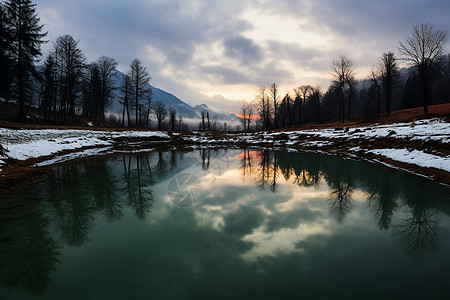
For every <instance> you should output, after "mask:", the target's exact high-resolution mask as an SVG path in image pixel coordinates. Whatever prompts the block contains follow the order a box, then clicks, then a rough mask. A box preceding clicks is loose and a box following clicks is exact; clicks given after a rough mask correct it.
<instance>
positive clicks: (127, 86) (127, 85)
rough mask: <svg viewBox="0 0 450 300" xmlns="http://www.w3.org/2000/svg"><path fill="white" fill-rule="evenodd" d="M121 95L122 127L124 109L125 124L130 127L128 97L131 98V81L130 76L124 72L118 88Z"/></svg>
mask: <svg viewBox="0 0 450 300" xmlns="http://www.w3.org/2000/svg"><path fill="white" fill-rule="evenodd" d="M120 90H121V92H122V97H123V102H122V105H123V109H122V127H125V111H126V113H127V120H128V122H127V125H128V127H131V120H130V99H131V98H132V96H133V95H132V93H133V87H132V82H131V77H130V76H129V75H128V74H124V76H123V77H122V84H121V88H120Z"/></svg>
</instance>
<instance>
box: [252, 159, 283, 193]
mask: <svg viewBox="0 0 450 300" xmlns="http://www.w3.org/2000/svg"><path fill="white" fill-rule="evenodd" d="M259 158H260V164H259V166H258V168H256V170H255V175H256V177H257V182H258V186H259V188H260V189H261V190H266V189H269V190H270V191H271V192H273V193H276V192H277V190H278V183H277V178H278V172H277V168H278V162H277V157H276V153H274V152H269V151H261V153H260V155H259Z"/></svg>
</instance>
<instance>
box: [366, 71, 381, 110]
mask: <svg viewBox="0 0 450 300" xmlns="http://www.w3.org/2000/svg"><path fill="white" fill-rule="evenodd" d="M380 76H381V74H380V72H379V70H378V69H372V71H371V72H370V76H369V80H370V82H371V83H372V88H373V89H375V91H376V93H377V117H379V116H380V113H381V91H380V85H381V84H380Z"/></svg>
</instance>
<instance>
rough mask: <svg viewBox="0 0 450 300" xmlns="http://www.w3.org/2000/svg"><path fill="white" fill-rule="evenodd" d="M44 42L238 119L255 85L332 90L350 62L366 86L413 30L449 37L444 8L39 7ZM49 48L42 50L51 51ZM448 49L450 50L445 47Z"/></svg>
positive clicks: (325, 4)
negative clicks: (428, 26) (105, 61)
mask: <svg viewBox="0 0 450 300" xmlns="http://www.w3.org/2000/svg"><path fill="white" fill-rule="evenodd" d="M36 3H37V9H38V14H39V16H40V17H41V21H42V23H44V24H45V29H46V30H48V32H49V36H48V38H49V39H50V40H51V41H53V40H55V39H56V38H57V37H58V36H60V35H63V34H71V35H73V36H74V37H75V38H76V39H78V40H79V41H80V46H81V48H82V50H83V51H84V53H85V54H86V56H87V57H88V59H89V60H91V61H92V60H95V59H97V58H98V57H100V56H101V55H108V56H111V57H113V58H115V59H116V60H117V61H118V63H119V69H120V70H121V71H127V70H128V65H129V64H130V62H131V61H132V60H133V59H134V58H136V57H138V58H140V59H141V60H142V62H143V63H144V64H145V65H146V66H147V68H148V70H149V72H150V74H151V76H152V81H151V83H152V84H153V85H154V86H157V87H160V88H162V89H164V90H166V91H168V92H171V93H173V94H175V95H176V96H178V97H179V98H180V99H182V100H184V101H186V102H188V103H190V104H192V105H196V104H200V103H207V104H208V105H210V106H212V107H215V108H218V109H222V110H225V111H237V110H238V108H239V106H240V104H241V102H242V100H244V99H245V100H252V99H253V98H254V96H255V95H256V93H257V89H258V87H259V86H261V85H265V86H269V85H270V84H271V83H273V82H276V83H278V84H279V85H280V87H281V88H282V91H283V92H285V93H286V92H290V91H292V89H293V88H294V87H296V86H299V85H302V84H311V85H320V86H321V87H322V89H324V90H325V89H326V88H327V87H328V85H329V81H330V75H329V66H330V63H331V60H332V59H335V58H336V57H338V56H339V55H346V56H347V57H349V58H350V59H351V60H353V61H354V63H355V64H356V66H357V75H358V76H359V78H364V77H365V76H367V73H368V70H369V69H370V68H371V66H372V65H374V64H375V63H376V62H377V60H378V59H379V57H380V56H381V54H382V53H383V52H387V51H394V52H396V47H397V44H398V42H399V41H400V40H402V39H403V38H404V36H405V35H407V34H408V33H409V31H410V30H411V29H412V27H413V26H414V25H416V24H419V23H422V22H429V23H432V24H433V25H435V26H436V27H438V28H441V29H445V30H449V29H450V18H449V17H448V14H449V12H450V1H448V0H429V1H417V0H415V1H414V0H410V1H406V0H400V1H391V0H390V1H387V0H377V1H361V0H333V1H331V0H330V1H319V0H316V1H312V0H303V1H298V0H297V1H295V0H249V1H246V0H228V1H214V0H193V1H180V0H178V1H174V0H128V1H119V0H77V1H73V0H39V1H36ZM49 47H50V46H49V45H47V46H46V47H45V48H44V49H48V48H49ZM447 49H448V47H447Z"/></svg>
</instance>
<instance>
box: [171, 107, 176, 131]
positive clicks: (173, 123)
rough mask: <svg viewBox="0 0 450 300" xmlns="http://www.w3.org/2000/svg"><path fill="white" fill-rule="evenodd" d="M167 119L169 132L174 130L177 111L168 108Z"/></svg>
mask: <svg viewBox="0 0 450 300" xmlns="http://www.w3.org/2000/svg"><path fill="white" fill-rule="evenodd" d="M169 119H170V129H171V130H176V126H177V110H176V109H175V107H173V106H171V107H170V108H169Z"/></svg>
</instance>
